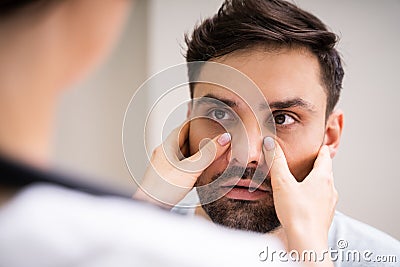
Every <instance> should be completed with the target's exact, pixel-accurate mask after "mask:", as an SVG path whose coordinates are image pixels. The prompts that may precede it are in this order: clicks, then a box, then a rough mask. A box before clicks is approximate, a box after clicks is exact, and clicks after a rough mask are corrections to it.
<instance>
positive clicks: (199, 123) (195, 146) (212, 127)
mask: <svg viewBox="0 0 400 267" xmlns="http://www.w3.org/2000/svg"><path fill="white" fill-rule="evenodd" d="M222 133H224V129H223V128H222V127H221V126H220V125H218V124H217V123H215V122H211V121H210V120H207V119H194V120H192V121H191V122H190V127H189V150H190V151H189V152H190V155H193V154H195V153H196V152H197V151H199V144H200V142H201V140H203V139H209V138H214V137H215V136H217V135H219V134H222Z"/></svg>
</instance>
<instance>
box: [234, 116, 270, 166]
mask: <svg viewBox="0 0 400 267" xmlns="http://www.w3.org/2000/svg"><path fill="white" fill-rule="evenodd" d="M244 127H245V129H242V130H240V131H237V132H235V133H233V135H232V145H233V146H235V145H236V146H237V149H235V148H234V149H233V150H234V151H233V153H235V154H236V155H232V156H234V157H235V158H237V159H238V160H239V161H241V163H242V164H245V165H247V164H248V163H251V162H253V163H257V164H259V163H260V161H261V160H262V144H263V137H262V135H261V131H260V129H259V127H257V125H252V124H248V125H244ZM235 151H236V152H235Z"/></svg>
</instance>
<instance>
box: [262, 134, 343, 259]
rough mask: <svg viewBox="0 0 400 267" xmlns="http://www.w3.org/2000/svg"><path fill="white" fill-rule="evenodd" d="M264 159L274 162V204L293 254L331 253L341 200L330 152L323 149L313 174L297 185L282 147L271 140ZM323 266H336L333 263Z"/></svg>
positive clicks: (267, 139) (325, 147) (268, 142)
mask: <svg viewBox="0 0 400 267" xmlns="http://www.w3.org/2000/svg"><path fill="white" fill-rule="evenodd" d="M274 148H275V155H274ZM264 155H265V158H266V161H267V162H268V163H271V162H272V165H271V169H270V175H271V184H272V191H273V196H274V204H275V209H276V213H277V215H278V218H279V220H280V222H281V224H282V227H283V228H284V231H285V233H286V235H287V238H288V246H289V250H292V249H294V250H297V251H299V252H302V251H304V250H306V249H307V250H308V249H310V250H314V251H316V252H317V253H318V251H319V252H323V251H324V250H327V249H328V232H329V227H330V225H331V223H332V219H333V216H334V211H335V206H336V203H337V199H338V194H337V191H336V189H335V186H334V184H333V173H332V159H331V158H330V154H329V148H328V147H327V146H325V145H324V146H322V147H321V149H320V151H319V153H318V156H317V159H316V160H315V162H314V167H313V169H312V171H311V172H310V173H309V175H308V176H307V177H306V178H305V179H304V180H303V181H302V182H297V181H296V179H295V177H294V176H293V175H292V173H291V172H290V170H289V167H288V164H287V162H286V157H285V154H284V153H283V151H282V149H281V147H280V145H279V144H278V142H276V141H274V140H273V139H272V138H271V137H266V138H265V140H264ZM325 258H328V255H325ZM323 263H325V264H328V265H327V266H332V262H331V261H330V259H326V261H325V262H323ZM316 264H318V262H317V263H316ZM319 264H322V263H321V262H320V263H319ZM319 266H321V265H319Z"/></svg>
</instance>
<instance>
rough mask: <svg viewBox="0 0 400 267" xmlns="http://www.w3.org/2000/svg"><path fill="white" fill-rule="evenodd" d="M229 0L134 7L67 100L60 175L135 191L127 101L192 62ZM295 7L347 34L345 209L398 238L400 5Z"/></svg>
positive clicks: (58, 154) (341, 174)
mask: <svg viewBox="0 0 400 267" xmlns="http://www.w3.org/2000/svg"><path fill="white" fill-rule="evenodd" d="M221 3H222V1H221V0H202V1H196V0H168V1H165V0H137V1H136V4H135V5H134V7H133V10H132V13H131V17H130V19H129V21H128V23H127V25H126V28H125V31H124V33H123V35H122V38H121V40H120V42H119V43H118V45H117V47H116V49H115V50H114V52H113V53H112V55H111V57H110V58H109V59H108V60H107V62H105V64H104V65H103V66H102V67H101V68H100V69H98V70H97V71H96V72H95V73H94V74H93V75H92V76H91V78H90V79H89V80H86V81H85V82H83V83H81V84H79V85H77V86H76V88H74V89H73V90H70V91H68V92H67V93H66V94H65V97H64V98H63V99H62V103H61V108H60V110H59V114H58V120H57V123H58V125H57V132H56V138H55V147H56V149H55V151H54V154H55V158H56V162H55V163H56V165H57V166H59V168H60V169H62V170H64V171H67V172H73V173H76V172H78V173H83V174H85V175H87V177H102V178H103V180H102V181H103V183H104V184H106V185H107V186H110V187H113V188H115V189H117V190H120V191H122V192H124V193H125V194H126V195H130V194H132V192H133V191H134V190H135V187H136V185H135V182H134V181H133V179H132V178H131V176H130V173H129V171H128V169H127V167H126V165H125V161H124V156H123V152H122V122H123V117H124V113H125V110H126V108H127V105H128V103H129V101H130V99H131V97H132V96H133V94H134V92H135V90H136V89H137V88H138V87H139V86H140V85H141V84H142V83H143V82H144V81H145V80H146V79H147V78H149V77H150V76H151V75H153V74H155V73H157V72H159V71H161V70H163V69H165V68H167V67H170V66H172V65H175V64H179V63H183V62H185V60H184V57H183V56H182V54H183V53H184V47H185V46H184V42H183V34H184V33H185V32H190V31H191V30H192V29H193V26H194V25H195V24H196V23H198V22H200V21H201V19H202V18H205V17H208V16H210V15H212V14H214V13H215V12H216V11H217V10H218V8H219V6H220V4H221ZM295 3H297V5H299V6H300V7H301V8H303V9H305V10H307V11H310V12H312V13H313V14H315V15H317V16H318V17H319V18H320V19H322V21H324V22H325V23H326V24H327V25H328V26H329V27H330V28H331V29H332V30H333V31H334V32H335V33H337V34H338V35H339V36H340V38H341V41H340V45H339V50H340V52H341V54H342V56H343V58H344V63H345V71H346V75H345V80H344V89H343V92H342V96H341V100H340V102H339V107H340V108H341V109H343V110H344V112H345V127H344V133H343V137H342V142H341V148H340V150H339V153H338V155H337V156H336V158H335V160H334V174H335V184H336V187H337V189H338V191H339V203H338V210H339V211H342V212H343V213H345V214H347V215H350V216H351V217H354V218H356V219H358V220H361V221H363V222H365V223H368V224H370V225H372V226H374V227H376V228H378V229H381V230H383V231H385V232H387V233H389V234H391V235H393V236H394V237H396V238H397V239H400V227H399V225H400V212H399V208H398V206H397V205H398V204H399V202H400V193H399V191H398V189H399V188H400V174H399V173H398V167H399V166H400V165H398V164H399V163H398V162H397V161H398V160H400V157H399V151H400V137H399V132H400V119H399V117H397V116H399V114H400V113H399V112H398V107H399V104H398V99H399V97H400V88H399V87H400V75H399V74H398V70H399V67H398V64H399V62H400V54H399V52H398V49H399V47H400V32H399V25H400V17H399V16H398V14H400V1H397V0H386V1H378V0H376V1H367V0H353V1H347V0H335V1H320V0H297V1H295ZM149 94H151V92H149ZM186 97H188V95H187V96H186ZM141 104H142V105H143V108H144V107H146V105H151V103H147V102H146V101H143V103H141ZM137 116H138V118H139V117H140V116H143V114H137ZM184 117H185V114H182V118H181V119H177V122H176V125H177V126H178V125H179V124H180V122H181V121H182V120H183V119H184ZM153 123H157V121H156V120H155V121H154V122H153ZM150 134H153V135H154V134H157V133H150ZM132 138H143V137H142V136H133V137H132ZM133 160H134V162H135V166H137V167H138V170H137V173H139V174H140V173H143V172H144V169H145V160H144V156H143V155H142V153H139V152H138V153H137V155H134V158H133Z"/></svg>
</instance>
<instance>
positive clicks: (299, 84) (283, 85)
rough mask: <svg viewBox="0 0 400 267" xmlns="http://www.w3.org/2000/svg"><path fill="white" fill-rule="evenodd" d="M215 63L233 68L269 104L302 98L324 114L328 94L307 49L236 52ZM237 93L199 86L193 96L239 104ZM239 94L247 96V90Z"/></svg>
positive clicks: (221, 88)
mask: <svg viewBox="0 0 400 267" xmlns="http://www.w3.org/2000/svg"><path fill="white" fill-rule="evenodd" d="M213 61H214V62H217V63H222V64H225V65H228V66H230V67H233V68H235V69H237V70H238V71H240V72H241V73H243V74H244V75H246V76H247V77H249V78H250V79H251V80H252V81H253V82H254V83H255V84H256V85H257V87H258V88H259V90H260V91H261V93H262V94H263V96H264V97H265V99H266V100H267V101H268V102H269V103H271V102H276V101H284V100H286V99H294V98H301V99H304V100H305V101H307V102H309V103H312V104H313V105H314V106H316V107H317V109H318V110H319V109H320V110H321V111H324V112H325V107H326V92H325V90H324V88H323V86H322V85H321V79H320V67H319V62H318V59H317V58H316V57H315V56H314V55H313V54H312V53H310V52H308V51H307V50H306V49H300V48H298V49H279V50H276V51H267V50H266V49H262V48H257V49H252V50H246V51H240V52H234V53H231V54H229V55H227V56H224V57H221V58H218V59H214V60H213ZM235 91H236V93H233V92H230V90H228V89H226V88H223V87H220V86H213V85H204V84H202V85H200V84H199V85H196V86H195V90H194V95H193V96H194V97H201V96H204V95H207V94H210V93H212V94H213V95H218V96H222V95H223V96H224V97H225V98H230V99H234V100H235V101H237V102H240V96H239V95H238V93H237V90H236V89H235ZM239 91H240V92H242V94H246V93H247V92H246V90H239ZM239 94H241V93H239ZM242 97H246V96H242ZM253 102H254V101H253ZM249 104H252V105H253V104H254V105H258V104H260V103H249Z"/></svg>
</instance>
